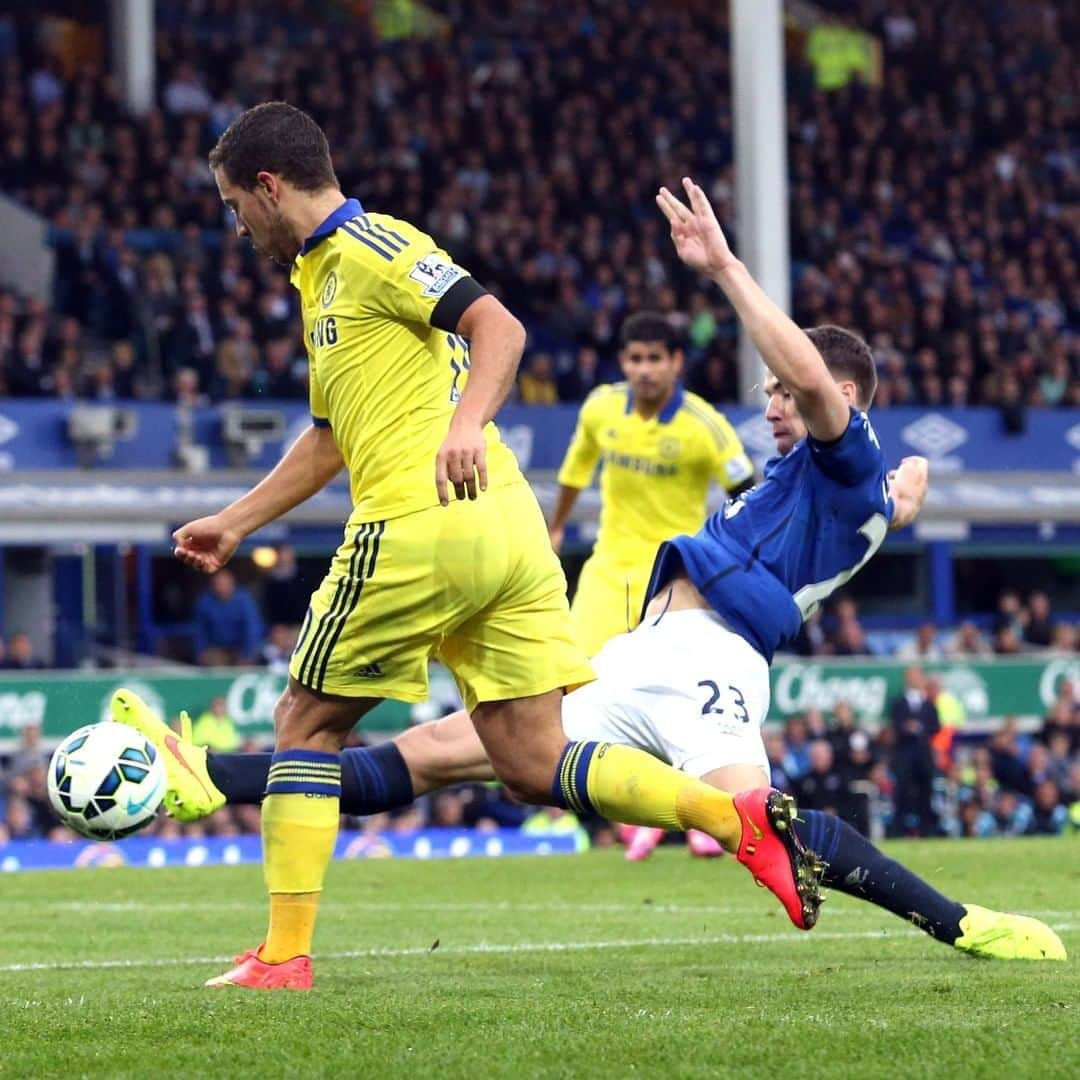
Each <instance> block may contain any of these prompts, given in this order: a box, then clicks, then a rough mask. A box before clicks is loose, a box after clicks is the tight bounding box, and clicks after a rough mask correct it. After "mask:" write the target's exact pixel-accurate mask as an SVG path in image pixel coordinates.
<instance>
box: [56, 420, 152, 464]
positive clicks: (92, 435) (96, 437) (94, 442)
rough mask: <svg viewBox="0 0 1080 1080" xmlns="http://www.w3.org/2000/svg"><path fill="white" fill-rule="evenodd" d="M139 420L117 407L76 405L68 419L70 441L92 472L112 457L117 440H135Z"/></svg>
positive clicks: (82, 461)
mask: <svg viewBox="0 0 1080 1080" xmlns="http://www.w3.org/2000/svg"><path fill="white" fill-rule="evenodd" d="M138 426H139V420H138V415H137V413H136V412H135V410H134V409H120V408H117V407H116V406H114V405H76V406H75V408H74V409H72V410H71V413H70V414H69V415H68V422H67V433H68V438H69V439H71V441H72V442H73V443H74V444H75V451H76V454H77V455H78V459H79V464H80V465H82V466H83V467H84V468H89V467H90V466H92V465H93V464H94V463H95V462H98V461H105V460H107V459H109V458H111V457H112V456H113V452H114V450H115V449H116V441H117V440H118V439H131V438H134V436H135V432H136V431H137V430H138Z"/></svg>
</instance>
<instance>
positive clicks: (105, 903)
mask: <svg viewBox="0 0 1080 1080" xmlns="http://www.w3.org/2000/svg"><path fill="white" fill-rule="evenodd" d="M829 899H830V901H831V900H833V899H840V900H842V901H843V904H844V918H845V919H847V918H850V917H852V916H855V915H865V916H871V915H875V916H876V915H878V914H880V912H881V911H882V909H881V908H878V907H876V906H875V905H874V904H871V903H869V902H868V901H865V902H864V901H861V900H859V899H858V897H853V896H847V895H845V894H844V893H838V892H830V893H829ZM849 905H855V906H849ZM4 907H5V908H6V909H8V910H10V909H11V908H15V907H27V908H31V909H32V910H33V911H35V912H37V911H86V912H101V913H126V912H155V911H161V912H198V911H208V912H209V911H262V910H264V909H265V908H266V903H265V901H262V900H260V901H253V900H236V901H228V900H226V901H216V900H206V901H202V900H177V901H166V902H164V903H148V902H145V901H141V900H98V901H90V902H81V901H78V900H44V901H42V900H6V901H5V902H4ZM319 910H320V911H323V912H325V911H337V912H342V911H346V912H347V911H388V912H400V913H405V912H411V911H433V912H440V911H445V912H450V913H452V912H469V911H483V912H498V913H502V914H507V913H513V912H515V911H521V912H537V911H550V912H568V913H569V912H591V911H595V912H598V913H616V914H617V913H629V914H640V913H642V912H645V913H647V912H656V913H658V914H663V915H758V914H760V913H761V911H762V909H761V908H760V907H725V906H723V905H714V904H657V903H652V902H649V903H647V902H645V901H644V900H642V901H640V902H638V903H626V904H572V903H561V904H560V903H554V904H542V903H515V902H513V901H505V902H500V903H484V902H468V901H466V902H461V903H452V902H424V903H416V904H402V903H391V902H386V901H366V900H358V901H356V902H352V903H345V902H340V901H330V902H324V903H322V904H321V905H320V906H319ZM826 910H835V908H834V907H833V905H832V904H830V907H829V908H827V909H826ZM1021 914H1024V915H1033V916H1035V917H1037V918H1041V919H1054V918H1057V919H1074V918H1077V917H1080V911H1076V910H1068V911H1065V910H1060V909H1053V910H1051V909H1040V910H1038V911H1024V912H1021Z"/></svg>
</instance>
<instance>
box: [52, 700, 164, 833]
mask: <svg viewBox="0 0 1080 1080" xmlns="http://www.w3.org/2000/svg"><path fill="white" fill-rule="evenodd" d="M164 794H165V767H164V765H162V763H161V759H160V758H159V757H158V755H157V751H156V750H155V749H154V747H153V744H152V743H150V742H148V741H147V740H146V739H144V738H143V737H142V735H140V734H139V732H137V731H136V730H135V729H134V728H133V727H128V725H127V724H114V723H112V722H109V721H107V722H105V723H101V724H88V725H87V726H86V727H81V728H79V730H78V731H73V732H72V733H71V734H70V735H69V736H68V737H67V738H66V739H65V740H64V741H63V742H62V743H61V744H60V745H59V746H58V747H57V748H56V751H55V752H54V753H53V756H52V760H51V761H50V762H49V802H50V803H52V808H53V811H54V813H55V814H56V816H57V817H58V818H59V819H60V820H61V821H62V822H63V823H64V824H65V825H67V826H68V827H69V828H72V829H74V830H75V831H76V832H77V833H81V834H82V835H83V836H86V837H89V838H90V839H91V840H119V839H120V837H121V836H129V835H130V834H131V833H133V832H138V830H139V829H141V828H143V827H144V826H146V825H148V824H149V823H150V822H151V821H152V820H153V818H154V815H155V814H156V813H157V809H158V807H159V806H160V805H161V800H162V797H163V796H164Z"/></svg>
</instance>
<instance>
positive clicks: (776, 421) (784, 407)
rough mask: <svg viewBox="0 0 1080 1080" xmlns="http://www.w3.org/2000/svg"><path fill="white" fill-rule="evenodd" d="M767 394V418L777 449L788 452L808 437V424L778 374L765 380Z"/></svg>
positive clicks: (780, 451)
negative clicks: (804, 421)
mask: <svg viewBox="0 0 1080 1080" xmlns="http://www.w3.org/2000/svg"><path fill="white" fill-rule="evenodd" d="M765 394H766V396H767V397H768V403H767V404H766V406H765V419H766V420H767V421H768V422H769V426H770V427H771V428H772V436H773V441H774V442H775V443H776V451H777V453H779V454H786V453H787V452H788V451H789V450H790V449H791V448H792V447H793V446H794V445H795V444H796V443H797V442H798V441H799V440H800V439H804V438H806V425H805V424H804V423H803V422H802V417H801V416H800V415H799V410H798V409H796V408H795V399H794V398H793V397H792V396H791V394H790V392H789V391H788V389H787V388H786V387H785V386H784V384H783V383H782V382H780V380H779V379H778V378H776V376H774V375H770V376H769V377H768V378H767V379H766V380H765Z"/></svg>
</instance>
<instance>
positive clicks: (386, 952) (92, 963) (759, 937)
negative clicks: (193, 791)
mask: <svg viewBox="0 0 1080 1080" xmlns="http://www.w3.org/2000/svg"><path fill="white" fill-rule="evenodd" d="M1077 928H1080V923H1063V924H1059V925H1058V926H1057V927H1056V929H1058V930H1075V929H1077ZM924 936H926V935H924V934H923V933H922V931H921V930H906V929H905V930H855V931H851V930H834V931H827V930H824V931H814V932H812V933H805V932H801V931H790V932H787V933H779V934H714V935H710V936H707V937H706V936H703V937H672V938H655V937H654V938H640V939H632V938H631V939H619V940H614V941H537V942H525V943H521V944H517V945H500V944H495V943H490V942H479V943H478V944H476V945H458V946H453V945H451V946H447V947H445V948H441V947H440V948H438V949H437V950H436V949H433V948H432V947H431V946H418V947H412V948H399V949H390V948H387V949H352V950H349V951H346V952H328V953H320V954H319V956H318V959H320V960H365V959H366V960H375V959H380V960H393V959H398V958H403V957H409V956H424V955H425V954H428V953H437V955H439V956H478V955H504V954H514V953H566V952H591V951H595V950H603V949H672V948H681V947H686V946H698V945H763V944H764V945H767V944H775V943H779V942H784V943H788V942H793V941H845V940H859V939H863V940H865V939H878V940H880V939H882V938H885V939H894V940H895V939H896V938H911V937H924ZM231 960H232V957H230V956H197V957H188V958H180V959H169V960H131V959H127V960H71V961H61V962H57V963H42V962H38V963H26V964H3V965H0V973H4V974H9V973H10V974H14V973H18V972H27V971H74V970H78V971H96V970H103V969H107V968H166V967H189V966H193V965H202V964H206V965H210V964H226V963H229V962H231Z"/></svg>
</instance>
